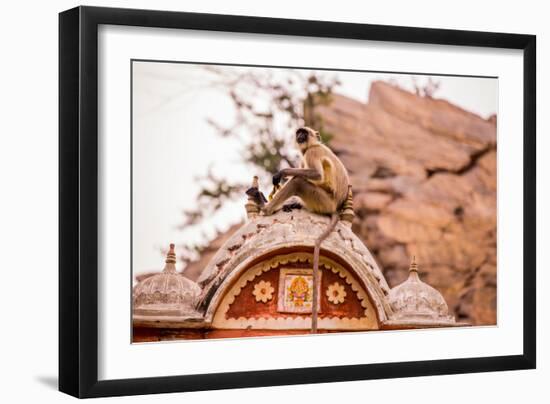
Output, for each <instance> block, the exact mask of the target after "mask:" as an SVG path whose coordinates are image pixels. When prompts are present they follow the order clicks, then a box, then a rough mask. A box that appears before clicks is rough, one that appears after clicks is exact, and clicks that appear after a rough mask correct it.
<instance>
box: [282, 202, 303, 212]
mask: <svg viewBox="0 0 550 404" xmlns="http://www.w3.org/2000/svg"><path fill="white" fill-rule="evenodd" d="M294 209H302V204H301V203H298V202H292V203H288V204H286V205H283V212H292V210H294Z"/></svg>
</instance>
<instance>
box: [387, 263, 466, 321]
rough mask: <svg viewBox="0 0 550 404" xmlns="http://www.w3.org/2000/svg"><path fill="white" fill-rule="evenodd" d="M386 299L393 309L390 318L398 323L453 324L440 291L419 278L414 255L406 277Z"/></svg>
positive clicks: (452, 318) (452, 317)
mask: <svg viewBox="0 0 550 404" xmlns="http://www.w3.org/2000/svg"><path fill="white" fill-rule="evenodd" d="M388 301H389V304H390V306H391V308H392V310H393V315H392V317H391V320H392V321H394V322H397V323H399V324H400V325H404V324H407V323H410V324H416V325H419V324H425V325H426V326H430V325H431V326H434V325H438V326H441V325H446V324H449V325H452V324H455V319H454V316H451V315H449V308H448V307H447V303H446V302H445V299H444V298H443V296H442V295H441V293H439V292H438V291H437V290H436V289H434V288H432V287H431V286H430V285H428V284H426V283H424V282H422V281H421V280H420V277H419V276H418V266H417V264H416V262H415V260H414V257H413V260H412V263H411V267H410V270H409V277H408V279H407V280H406V281H405V282H403V283H401V284H400V285H397V286H396V287H394V288H393V289H392V290H391V291H390V295H389V298H388Z"/></svg>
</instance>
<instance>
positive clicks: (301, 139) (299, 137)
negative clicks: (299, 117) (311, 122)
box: [296, 128, 309, 144]
mask: <svg viewBox="0 0 550 404" xmlns="http://www.w3.org/2000/svg"><path fill="white" fill-rule="evenodd" d="M308 136H309V132H308V130H307V129H304V128H300V129H298V130H297V131H296V143H298V144H303V143H306V142H307V138H308Z"/></svg>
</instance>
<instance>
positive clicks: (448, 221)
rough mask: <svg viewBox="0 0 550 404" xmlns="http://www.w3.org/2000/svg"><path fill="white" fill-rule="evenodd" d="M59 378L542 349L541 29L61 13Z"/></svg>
mask: <svg viewBox="0 0 550 404" xmlns="http://www.w3.org/2000/svg"><path fill="white" fill-rule="evenodd" d="M59 47H60V48H59V99H60V104H59V137H60V140H59V147H60V162H59V165H60V177H59V178H60V194H59V200H60V207H59V209H60V224H59V226H60V255H59V259H60V266H59V316H60V320H59V388H60V390H61V391H63V392H65V393H68V394H70V395H73V396H76V397H100V396H114V395H131V394H148V393H162V392H183V391H196V390H209V389H225V388H239V387H256V386H272V385H287V384H300V383H323V382H335V381H346V380H361V379H378V378H394V377H408V376H425V375H440V374H453V373H466V372H486V371H499V370H513V369H531V368H534V367H535V363H536V360H535V358H536V354H535V352H536V341H535V313H536V312H535V310H536V307H535V301H536V296H535V260H536V251H535V244H536V243H535V234H536V232H535V223H536V221H535V174H536V173H535V127H536V125H535V119H536V116H535V110H536V108H535V99H536V96H535V91H536V86H535V65H536V63H535V54H536V39H535V36H532V35H521V34H505V33H489V32H470V31H454V30H442V29H425V28H410V27H396V26H379V25H366V24H349V23H338V22H325V21H305V20H285V19H273V18H260V17H245V16H227V15H213V14H195V13H180V12H166V11H152V10H149V11H146V10H125V9H108V8H94V7H78V8H75V9H71V10H68V11H65V12H63V13H61V14H60V17H59Z"/></svg>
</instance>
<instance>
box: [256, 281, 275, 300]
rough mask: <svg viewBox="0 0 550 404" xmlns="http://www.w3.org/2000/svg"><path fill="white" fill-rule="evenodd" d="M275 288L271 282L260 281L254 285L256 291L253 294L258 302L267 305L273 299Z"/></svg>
mask: <svg viewBox="0 0 550 404" xmlns="http://www.w3.org/2000/svg"><path fill="white" fill-rule="evenodd" d="M274 291H275V288H273V286H271V282H266V281H260V282H258V283H257V284H255V285H254V291H253V292H252V294H253V295H254V297H255V298H256V301H257V302H262V303H266V302H267V301H268V300H271V299H272V298H273V292H274Z"/></svg>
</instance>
